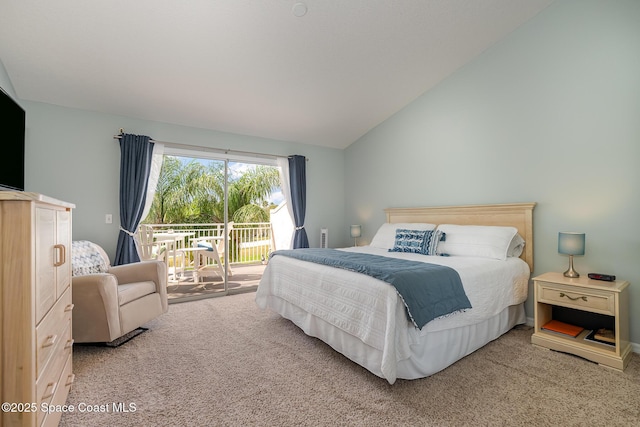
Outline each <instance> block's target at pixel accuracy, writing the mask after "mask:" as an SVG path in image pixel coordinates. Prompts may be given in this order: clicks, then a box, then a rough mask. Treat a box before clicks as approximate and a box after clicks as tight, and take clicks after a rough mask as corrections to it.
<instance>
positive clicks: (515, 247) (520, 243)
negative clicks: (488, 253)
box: [507, 233, 525, 258]
mask: <svg viewBox="0 0 640 427" xmlns="http://www.w3.org/2000/svg"><path fill="white" fill-rule="evenodd" d="M524 244H525V242H524V239H523V238H522V236H521V235H519V234H517V233H516V235H515V236H513V239H511V243H510V244H509V250H508V251H507V256H508V257H514V258H518V257H519V256H520V255H522V251H523V250H524Z"/></svg>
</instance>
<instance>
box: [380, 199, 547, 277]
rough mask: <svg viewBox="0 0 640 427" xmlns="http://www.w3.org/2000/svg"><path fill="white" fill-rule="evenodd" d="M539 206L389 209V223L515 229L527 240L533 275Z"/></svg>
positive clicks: (524, 253)
mask: <svg viewBox="0 0 640 427" xmlns="http://www.w3.org/2000/svg"><path fill="white" fill-rule="evenodd" d="M535 206H536V204H535V203H510V204H502V205H467V206H438V207H431V208H388V209H385V210H384V212H385V214H386V215H387V222H391V223H394V222H426V223H430V224H459V225H500V226H509V227H515V228H517V229H518V233H519V234H520V235H521V236H522V237H523V238H524V240H525V242H526V243H525V246H524V251H522V255H521V256H520V258H522V259H523V260H524V261H525V262H526V263H527V264H529V268H530V269H531V271H532V272H533V208H534V207H535Z"/></svg>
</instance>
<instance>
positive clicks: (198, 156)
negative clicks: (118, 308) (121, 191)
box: [143, 149, 283, 302]
mask: <svg viewBox="0 0 640 427" xmlns="http://www.w3.org/2000/svg"><path fill="white" fill-rule="evenodd" d="M165 151H166V154H165V159H164V164H163V167H162V172H161V175H160V180H159V183H158V187H157V189H156V195H155V198H154V202H153V205H152V208H151V211H150V214H149V216H148V217H147V218H145V220H144V221H143V222H144V223H146V224H148V225H151V226H152V227H153V229H154V232H156V233H157V235H158V236H161V238H162V239H169V240H171V236H173V237H176V239H175V240H174V241H173V243H171V248H170V247H169V246H165V249H164V250H165V253H166V254H167V255H169V256H168V257H166V258H165V260H166V261H167V265H168V269H169V287H168V293H169V298H170V301H171V302H177V301H187V300H191V299H199V298H203V297H209V296H217V295H228V294H232V293H238V292H246V291H252V290H255V289H256V287H257V285H258V282H259V280H260V278H261V277H262V272H263V271H264V268H265V264H266V260H267V258H268V256H269V253H270V252H271V251H272V250H273V235H272V227H271V222H270V215H271V211H272V210H273V209H275V208H277V207H278V204H279V203H281V202H282V199H283V198H282V193H281V191H280V180H279V174H278V169H277V167H276V166H275V165H274V164H265V162H264V161H261V162H260V163H259V162H257V161H251V160H250V159H232V158H220V155H217V156H218V157H210V156H208V155H207V153H198V152H188V153H185V150H180V151H178V150H174V151H175V152H172V150H171V149H169V150H165ZM273 163H275V162H273Z"/></svg>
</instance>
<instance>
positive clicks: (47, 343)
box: [42, 335, 58, 348]
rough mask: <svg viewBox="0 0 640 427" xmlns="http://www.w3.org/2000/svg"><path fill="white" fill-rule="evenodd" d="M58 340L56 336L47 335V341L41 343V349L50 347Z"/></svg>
mask: <svg viewBox="0 0 640 427" xmlns="http://www.w3.org/2000/svg"><path fill="white" fill-rule="evenodd" d="M57 340H58V335H49V336H47V339H46V340H45V341H44V342H43V343H42V348H45V347H51V346H52V345H54V344H55V343H56V341H57Z"/></svg>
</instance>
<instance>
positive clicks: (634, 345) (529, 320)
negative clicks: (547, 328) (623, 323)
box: [525, 317, 640, 354]
mask: <svg viewBox="0 0 640 427" xmlns="http://www.w3.org/2000/svg"><path fill="white" fill-rule="evenodd" d="M525 325H527V326H531V327H532V328H533V326H534V322H533V317H527V321H526V322H525ZM631 351H633V352H634V353H638V354H640V344H637V343H634V342H632V343H631Z"/></svg>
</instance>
